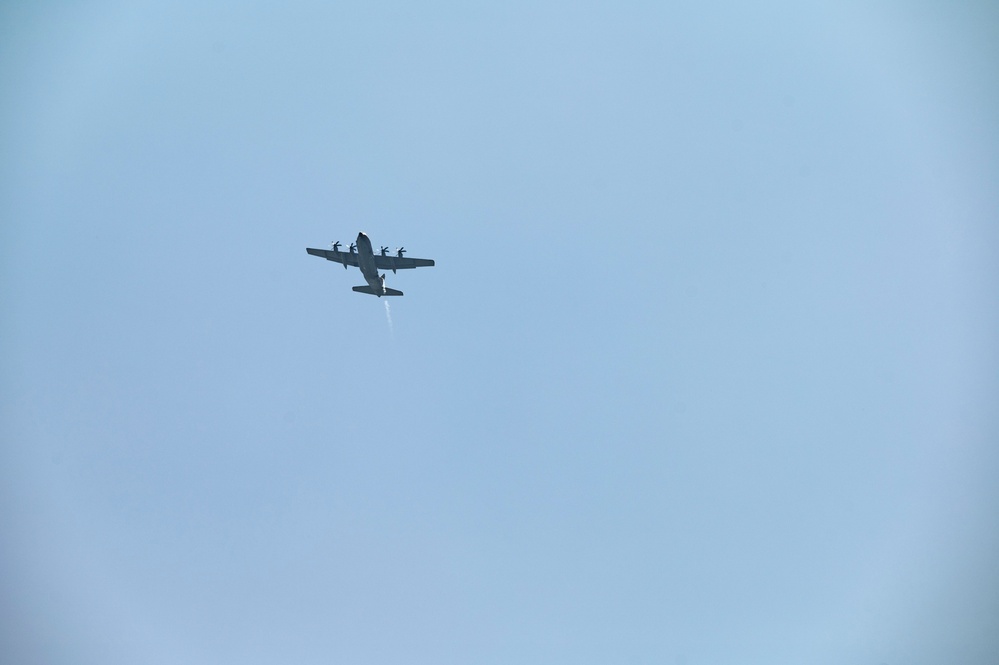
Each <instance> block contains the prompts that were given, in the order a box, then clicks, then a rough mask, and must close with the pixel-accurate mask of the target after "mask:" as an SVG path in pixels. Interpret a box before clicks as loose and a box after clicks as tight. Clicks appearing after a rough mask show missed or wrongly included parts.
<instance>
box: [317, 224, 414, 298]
mask: <svg viewBox="0 0 999 665" xmlns="http://www.w3.org/2000/svg"><path fill="white" fill-rule="evenodd" d="M305 251H306V252H308V253H309V254H312V256H321V257H323V258H324V259H326V260H327V261H336V262H337V263H342V264H343V269H344V270H346V269H347V266H357V267H358V268H360V269H361V274H362V275H364V280H365V281H366V282H367V283H368V284H367V286H355V287H353V288H354V290H355V291H357V292H358V293H370V294H371V295H373V296H378V297H379V298H381V297H382V296H401V295H402V291H397V290H396V289H390V288H389V287H387V286H385V273H382V274H381V275H379V274H378V271H379V270H391V271H392V272H395V271H396V270H405V269H407V268H424V267H429V266H432V265H434V261H433V259H410V258H406V257H405V256H403V254H405V253H406V248H405V247H400V248H399V249H397V250H395V254H389V253H388V247H382V248H381V251H379V252H378V254H375V253H374V251H373V250H372V248H371V241H370V240H368V236H367V235H365V234H364V233H358V234H357V243H356V244H355V243H351V244H350V249H349V250H348V251H346V252H344V251H341V250H340V243H339V242H335V243H333V244H332V246H331V247H330V249H315V248H313V247H306V248H305Z"/></svg>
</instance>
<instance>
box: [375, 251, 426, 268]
mask: <svg viewBox="0 0 999 665" xmlns="http://www.w3.org/2000/svg"><path fill="white" fill-rule="evenodd" d="M432 265H434V260H433V259H411V258H409V257H408V256H392V255H391V254H387V255H385V256H382V255H381V254H375V267H377V268H378V269H379V270H406V269H408V268H429V267H430V266H432Z"/></svg>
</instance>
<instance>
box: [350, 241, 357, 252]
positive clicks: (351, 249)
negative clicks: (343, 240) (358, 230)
mask: <svg viewBox="0 0 999 665" xmlns="http://www.w3.org/2000/svg"><path fill="white" fill-rule="evenodd" d="M356 251H357V245H355V244H354V243H350V253H351V254H353V253H354V252H356Z"/></svg>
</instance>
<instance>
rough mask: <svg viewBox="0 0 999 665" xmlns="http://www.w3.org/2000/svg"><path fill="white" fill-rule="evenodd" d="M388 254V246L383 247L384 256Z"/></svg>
mask: <svg viewBox="0 0 999 665" xmlns="http://www.w3.org/2000/svg"><path fill="white" fill-rule="evenodd" d="M386 254H388V247H382V256H385V255H386Z"/></svg>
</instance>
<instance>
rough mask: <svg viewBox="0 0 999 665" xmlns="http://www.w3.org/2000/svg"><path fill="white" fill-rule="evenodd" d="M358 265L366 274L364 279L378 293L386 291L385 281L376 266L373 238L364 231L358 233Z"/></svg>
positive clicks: (362, 272)
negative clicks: (372, 245) (369, 237)
mask: <svg viewBox="0 0 999 665" xmlns="http://www.w3.org/2000/svg"><path fill="white" fill-rule="evenodd" d="M357 266H358V267H359V268H360V269H361V274H362V275H364V281H366V282H367V283H368V286H370V287H371V288H372V289H374V290H375V291H376V292H377V293H376V295H378V294H384V293H385V282H384V280H382V278H381V277H380V276H379V275H378V268H377V267H376V266H375V252H374V250H373V249H372V248H371V240H369V239H368V236H366V235H364V233H363V232H362V233H358V234H357Z"/></svg>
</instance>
